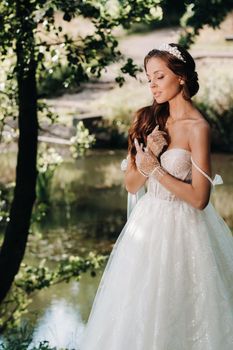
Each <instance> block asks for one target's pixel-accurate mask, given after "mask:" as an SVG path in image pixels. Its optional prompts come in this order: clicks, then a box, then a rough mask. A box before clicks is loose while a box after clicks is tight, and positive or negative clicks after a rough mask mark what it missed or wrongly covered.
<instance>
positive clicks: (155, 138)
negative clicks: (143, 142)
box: [147, 125, 167, 157]
mask: <svg viewBox="0 0 233 350" xmlns="http://www.w3.org/2000/svg"><path fill="white" fill-rule="evenodd" d="M164 135H167V133H166V132H165V131H161V130H159V125H157V126H156V127H155V128H154V130H153V131H152V133H151V134H149V135H148V136H147V148H148V149H149V150H151V152H152V153H153V154H154V155H155V156H156V157H158V156H159V154H160V153H161V152H162V150H163V148H164V146H166V145H167V140H166V139H165V137H164Z"/></svg>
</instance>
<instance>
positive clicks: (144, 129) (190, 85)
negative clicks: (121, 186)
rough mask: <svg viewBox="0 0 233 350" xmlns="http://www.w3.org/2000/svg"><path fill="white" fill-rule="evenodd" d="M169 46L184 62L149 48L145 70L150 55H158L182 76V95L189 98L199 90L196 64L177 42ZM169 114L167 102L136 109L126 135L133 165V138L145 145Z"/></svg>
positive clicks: (167, 53)
mask: <svg viewBox="0 0 233 350" xmlns="http://www.w3.org/2000/svg"><path fill="white" fill-rule="evenodd" d="M169 45H170V46H174V47H177V49H178V50H179V51H180V53H181V55H182V57H183V58H184V60H185V61H186V62H183V61H182V60H180V59H178V58H177V57H176V56H174V55H172V54H170V53H169V52H168V51H161V50H157V49H154V50H151V51H150V52H149V53H148V54H147V55H146V57H145V58H144V69H145V71H146V65H147V62H148V61H149V60H150V59H151V58H152V57H159V58H161V59H162V60H163V61H165V63H166V65H167V67H168V68H169V69H170V70H171V71H172V72H173V73H174V74H176V75H177V76H180V77H182V79H183V81H184V85H182V95H183V97H184V99H186V100H190V99H191V97H192V96H194V95H195V94H196V93H197V91H198V90H199V84H198V75H197V73H196V71H195V68H196V65H195V62H194V60H193V58H192V56H191V55H190V54H189V52H188V51H187V50H186V49H184V48H183V47H182V46H181V45H179V44H174V43H171V44H169ZM168 116H169V103H168V102H164V103H157V102H156V100H154V101H153V103H152V105H150V106H145V107H142V108H140V109H139V110H137V111H136V113H135V117H134V120H133V122H132V125H131V126H130V129H129V135H128V153H129V154H130V155H131V159H132V160H133V165H134V166H135V155H136V148H135V145H134V139H135V138H136V139H137V140H138V142H139V144H141V143H143V145H144V146H145V145H146V139H147V136H148V135H149V134H150V133H151V132H152V131H153V129H154V128H155V127H156V125H159V129H160V130H165V125H166V121H167V118H168Z"/></svg>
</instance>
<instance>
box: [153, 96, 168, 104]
mask: <svg viewBox="0 0 233 350" xmlns="http://www.w3.org/2000/svg"><path fill="white" fill-rule="evenodd" d="M154 99H155V101H156V102H157V103H158V104H162V103H165V102H167V101H168V100H166V99H164V98H160V97H155V98H154Z"/></svg>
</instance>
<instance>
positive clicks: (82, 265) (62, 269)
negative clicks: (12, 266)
mask: <svg viewBox="0 0 233 350" xmlns="http://www.w3.org/2000/svg"><path fill="white" fill-rule="evenodd" d="M107 259H108V255H98V254H96V253H95V252H90V253H89V254H88V255H87V256H86V257H85V258H82V257H79V256H69V257H68V258H65V259H62V260H61V261H60V262H59V264H58V267H57V269H56V270H53V271H52V270H50V269H49V268H48V267H47V266H46V265H45V263H46V260H42V261H41V262H40V264H39V265H38V266H28V265H26V264H22V265H21V269H20V272H19V273H18V275H17V276H16V279H15V282H14V285H13V288H12V289H11V292H10V293H9V294H8V296H7V298H6V299H5V300H4V302H3V303H2V304H1V310H0V333H1V332H3V331H4V330H6V329H7V328H8V329H11V328H13V327H16V326H18V325H19V323H20V319H21V317H22V315H23V314H24V313H25V312H27V308H28V305H29V304H30V302H31V296H32V294H33V293H34V292H36V291H38V290H41V289H44V288H47V287H49V286H52V285H55V284H58V283H61V282H69V281H70V280H71V279H72V278H75V279H76V280H79V279H80V278H81V275H82V273H84V272H88V271H89V272H90V274H91V276H93V277H94V276H95V275H96V271H98V270H99V269H100V268H101V266H102V265H103V264H104V263H105V262H106V260H107Z"/></svg>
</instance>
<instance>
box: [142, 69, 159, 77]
mask: <svg viewBox="0 0 233 350" xmlns="http://www.w3.org/2000/svg"><path fill="white" fill-rule="evenodd" d="M158 72H162V70H155V71H154V72H153V74H155V73H158ZM146 75H147V76H148V77H149V74H147V73H146Z"/></svg>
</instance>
